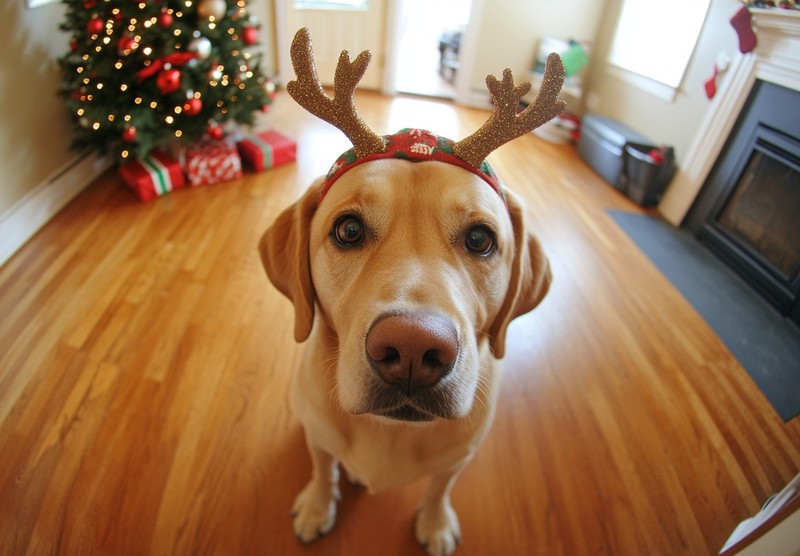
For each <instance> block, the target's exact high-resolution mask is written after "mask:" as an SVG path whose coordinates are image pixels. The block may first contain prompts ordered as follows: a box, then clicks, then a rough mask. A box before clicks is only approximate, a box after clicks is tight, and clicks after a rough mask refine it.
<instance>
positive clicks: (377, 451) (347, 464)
mask: <svg viewBox="0 0 800 556" xmlns="http://www.w3.org/2000/svg"><path fill="white" fill-rule="evenodd" d="M361 420H363V421H364V422H363V423H361V422H358V421H361ZM353 421H356V423H355V424H353V423H351V426H350V427H349V429H348V430H346V431H342V433H343V435H342V437H341V438H340V439H339V442H337V443H335V444H338V445H336V446H331V448H332V452H333V454H334V455H335V456H336V457H337V459H338V460H339V461H340V462H341V463H342V465H343V466H344V468H345V470H346V472H347V473H348V475H349V478H350V479H351V480H353V481H355V482H357V483H359V484H362V485H364V486H365V487H367V489H368V490H369V491H370V492H373V493H376V492H381V491H384V490H387V489H390V488H393V487H396V486H400V485H404V484H408V483H411V482H413V481H415V480H417V479H419V478H421V477H424V476H427V475H431V474H435V473H440V472H443V471H446V470H450V469H452V468H453V467H454V466H457V465H459V463H460V462H461V461H463V460H464V459H465V458H466V457H468V456H469V454H470V451H471V450H470V449H469V447H468V445H467V444H466V443H464V442H452V438H447V437H446V436H444V437H443V435H442V434H441V432H440V431H437V430H435V429H436V428H438V427H436V426H435V425H434V426H433V427H432V429H433V430H431V428H428V426H427V425H423V426H420V427H419V428H417V427H414V426H410V427H408V426H405V425H400V426H397V425H392V424H384V423H381V422H376V421H375V419H374V418H371V417H364V418H363V419H354V420H353Z"/></svg>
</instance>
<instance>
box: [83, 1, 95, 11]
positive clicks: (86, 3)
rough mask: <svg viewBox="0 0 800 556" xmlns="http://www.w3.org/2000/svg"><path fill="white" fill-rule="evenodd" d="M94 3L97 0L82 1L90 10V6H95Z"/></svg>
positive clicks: (85, 7)
mask: <svg viewBox="0 0 800 556" xmlns="http://www.w3.org/2000/svg"><path fill="white" fill-rule="evenodd" d="M96 4H97V0H84V1H83V7H84V9H86V10H91V9H92V8H94V7H95V5H96Z"/></svg>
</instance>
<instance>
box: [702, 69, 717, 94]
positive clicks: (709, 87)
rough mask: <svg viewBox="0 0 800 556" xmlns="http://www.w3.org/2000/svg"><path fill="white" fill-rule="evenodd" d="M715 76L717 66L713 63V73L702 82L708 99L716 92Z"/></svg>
mask: <svg viewBox="0 0 800 556" xmlns="http://www.w3.org/2000/svg"><path fill="white" fill-rule="evenodd" d="M717 77H719V68H718V67H717V64H714V74H713V75H712V76H711V77H710V78H709V80H708V81H706V82H705V83H704V86H705V89H706V96H707V97H708V100H711V99H712V98H714V95H716V94H717Z"/></svg>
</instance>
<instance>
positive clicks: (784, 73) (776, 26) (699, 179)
mask: <svg viewBox="0 0 800 556" xmlns="http://www.w3.org/2000/svg"><path fill="white" fill-rule="evenodd" d="M751 12H752V14H753V16H754V17H753V23H754V27H755V29H756V36H757V42H758V44H757V45H756V48H755V50H754V51H753V52H750V53H748V54H739V53H737V55H736V57H735V58H734V60H733V61H732V62H731V65H730V68H729V69H728V71H727V75H726V79H725V81H724V82H723V83H722V86H721V87H720V89H719V90H718V92H717V95H716V96H715V97H714V99H713V100H712V101H711V106H710V107H709V110H708V112H706V115H705V117H704V118H703V120H702V122H701V123H700V126H699V131H698V132H697V134H696V135H695V137H694V139H693V141H692V144H691V146H690V147H689V153H688V154H687V156H686V159H685V160H684V161H683V164H681V165H680V168H679V171H678V173H677V174H676V176H675V179H673V180H672V183H671V184H670V186H669V189H668V190H667V192H666V194H665V195H664V198H663V199H662V201H661V203H660V204H659V207H658V208H659V211H660V212H661V214H662V215H663V216H664V218H666V219H667V221H669V222H670V223H671V224H673V225H675V226H678V225H680V223H681V222H682V221H683V218H684V216H686V213H687V212H688V211H689V208H690V207H691V206H692V203H693V202H694V200H695V198H696V197H697V194H698V193H699V192H700V189H701V188H702V187H703V184H704V183H705V181H706V178H707V177H708V174H709V172H710V171H711V168H712V166H713V165H714V163H715V162H716V160H717V157H718V156H719V153H720V151H722V147H723V146H724V145H725V141H727V139H728V136H729V135H730V133H731V130H732V129H733V126H734V125H735V123H736V121H737V119H738V118H739V114H740V113H741V111H742V107H743V106H744V103H745V101H746V100H747V96H748V95H749V94H750V91H751V90H752V88H753V84H754V83H755V81H756V79H761V80H762V81H768V82H770V83H775V84H777V85H781V86H783V87H787V88H789V89H793V90H795V91H800V11H791V10H783V9H771V10H760V9H752V10H751Z"/></svg>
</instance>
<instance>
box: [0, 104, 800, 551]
mask: <svg viewBox="0 0 800 556" xmlns="http://www.w3.org/2000/svg"><path fill="white" fill-rule="evenodd" d="M358 103H359V106H363V110H362V113H363V115H364V117H365V119H366V120H367V121H368V122H369V123H370V124H371V125H372V127H373V128H374V129H375V130H376V131H378V132H379V133H389V132H394V131H397V130H398V129H400V128H402V127H408V126H414V125H419V126H425V127H429V128H431V129H433V130H435V131H438V132H440V133H442V134H444V135H449V136H451V137H453V138H460V137H464V136H466V135H468V134H469V133H471V132H472V131H473V130H474V129H476V128H477V127H478V126H479V125H480V124H481V123H482V122H483V121H484V120H485V118H486V117H487V112H485V111H483V110H478V109H472V108H463V107H455V106H453V105H452V104H450V103H446V102H439V101H428V100H422V99H418V98H412V97H406V98H403V97H401V98H396V99H391V98H386V97H382V96H380V95H376V94H370V93H364V94H360V95H359V98H358ZM262 118H263V120H262V121H261V125H263V126H269V127H274V128H277V129H279V130H281V131H283V132H284V133H286V134H288V135H290V136H292V137H295V138H296V139H297V140H298V145H299V149H298V161H297V163H296V164H291V165H287V166H284V167H280V168H276V169H273V170H270V171H268V172H264V173H259V174H246V175H245V176H244V177H243V178H242V179H240V180H236V181H233V182H230V183H226V184H219V185H216V186H210V187H203V188H197V189H191V190H184V191H176V192H174V193H173V194H171V195H170V196H168V197H166V198H163V199H159V200H157V201H155V202H152V203H147V204H141V203H139V202H138V201H137V200H136V199H135V197H134V196H133V195H132V194H131V193H130V192H129V191H127V190H126V189H125V188H124V186H123V185H122V184H121V183H120V181H119V178H118V177H117V175H116V173H115V172H114V171H113V170H112V171H109V172H107V173H106V174H104V175H103V176H102V177H101V178H99V179H98V180H97V181H96V182H95V183H93V184H92V185H91V186H89V187H88V188H87V189H86V190H85V191H84V192H83V193H81V194H80V195H79V196H78V197H77V198H76V199H75V200H74V201H73V202H72V203H70V204H69V205H68V206H67V207H65V209H64V210H63V211H62V212H61V213H59V214H58V215H57V216H56V217H55V218H54V219H53V220H52V221H51V222H50V223H49V224H48V225H47V226H46V227H45V228H44V229H43V230H41V231H40V232H39V233H38V234H37V235H36V236H35V237H34V238H33V239H32V240H31V241H30V242H29V243H28V244H27V245H25V246H24V247H23V248H22V249H21V250H20V251H19V252H18V253H17V254H16V255H15V256H14V257H12V259H11V260H9V261H8V262H7V263H6V265H5V266H4V267H2V268H0V314H2V315H3V316H2V319H0V451H1V453H2V457H0V553H1V554H14V555H16V554H32V555H38V554H51V553H60V554H81V555H94V554H100V555H105V554H120V555H140V554H171V555H182V554H186V555H189V554H239V555H248V554H254V555H255V554H281V555H292V554H298V555H301V554H302V555H314V554H326V555H329V554H341V555H350V554H375V553H381V554H387V555H395V554H396V555H407V554H422V551H421V549H419V547H417V545H416V543H415V541H414V540H413V534H412V530H413V518H414V512H415V510H416V506H417V502H418V500H419V497H420V495H421V493H422V492H423V490H424V486H425V484H424V482H417V483H414V484H413V485H410V486H408V487H406V488H400V489H394V490H391V491H389V492H386V493H383V494H380V495H378V496H370V495H369V494H367V493H366V492H364V491H363V489H360V488H358V487H356V486H353V485H350V484H348V483H347V482H346V481H343V482H342V485H341V488H342V493H343V499H342V502H341V503H340V506H339V521H338V523H337V525H336V527H335V528H334V530H333V531H332V532H331V533H330V534H329V535H328V536H327V537H326V538H324V539H323V540H321V541H319V542H317V543H315V544H313V545H311V546H309V547H303V546H301V545H300V544H299V543H298V542H297V540H296V539H295V538H294V535H293V533H292V525H291V518H290V515H289V512H290V509H291V506H292V501H293V499H294V497H295V495H296V494H297V493H298V492H299V490H300V489H301V488H302V487H303V485H304V484H305V482H306V481H307V479H308V477H309V474H310V470H311V464H310V461H309V458H308V455H307V452H306V449H305V446H304V439H303V433H302V429H301V428H300V426H299V424H298V422H297V421H296V419H295V418H294V416H293V413H292V408H291V404H290V402H289V395H288V393H289V388H290V384H291V380H292V375H293V372H294V371H293V370H294V368H296V366H297V365H298V363H299V359H300V355H301V353H302V349H303V346H302V345H297V344H295V343H294V340H293V319H294V315H293V311H292V306H291V304H290V303H289V301H288V300H286V299H285V298H283V297H282V296H281V295H280V294H279V293H278V292H277V291H275V290H274V289H273V288H272V287H271V286H270V285H269V283H268V282H267V280H266V278H265V276H264V272H263V270H262V268H261V266H260V262H259V259H258V254H257V252H256V244H257V241H258V238H259V236H260V234H261V233H262V231H263V230H264V229H265V228H266V226H267V225H268V224H269V223H270V222H271V221H272V220H273V219H274V218H275V216H277V214H278V213H279V212H280V211H281V210H282V209H283V208H284V207H286V206H287V205H288V204H290V203H291V202H292V201H293V200H295V199H297V198H298V197H299V196H300V195H301V194H302V193H303V191H304V190H305V188H306V187H307V186H308V184H309V183H310V182H311V180H312V179H313V178H314V177H316V176H318V175H320V174H322V173H324V172H326V171H327V169H328V166H329V164H330V163H331V162H332V161H333V160H334V159H335V158H336V157H337V156H338V155H339V154H340V152H341V151H343V150H345V149H347V148H348V144H347V140H346V139H345V138H344V137H343V136H342V135H341V133H339V132H338V131H337V130H335V129H333V128H332V127H331V126H329V125H327V124H325V123H323V122H320V121H318V120H316V119H315V118H313V117H312V116H310V115H308V114H306V113H305V112H304V111H303V110H302V109H300V108H299V107H297V106H296V105H294V103H293V102H292V101H291V100H290V99H289V98H288V97H287V96H286V95H285V94H283V93H280V94H279V95H278V97H277V100H276V103H275V105H274V106H273V107H272V109H271V112H270V113H269V114H267V115H264V116H262ZM491 161H492V164H493V166H494V168H495V170H497V172H498V173H499V174H500V176H501V177H503V178H504V180H505V181H506V182H507V183H508V184H509V185H511V186H512V188H513V189H514V190H515V191H516V192H517V193H518V194H520V195H521V196H522V197H523V198H524V199H525V200H526V202H527V205H528V208H527V212H528V216H529V222H530V225H531V227H532V228H533V229H534V230H535V231H536V233H537V234H538V235H539V237H540V239H541V241H542V243H543V245H544V248H545V250H546V251H547V253H548V255H549V257H550V259H551V264H552V268H553V273H554V282H553V286H552V289H551V291H550V293H549V294H548V297H547V298H546V299H545V301H544V303H543V304H542V305H541V306H540V307H539V308H537V310H536V311H534V312H533V313H531V314H529V315H525V316H523V317H521V318H519V319H517V320H516V321H514V322H513V323H512V324H511V326H510V328H509V336H508V345H507V356H506V360H505V362H504V371H503V374H504V376H503V385H502V390H501V394H500V398H499V405H498V409H497V417H496V421H495V424H494V426H493V428H492V431H491V433H490V435H489V437H488V438H487V440H486V443H485V444H484V446H483V447H482V449H481V450H480V451H479V452H478V454H477V456H476V457H475V459H474V460H473V461H472V462H471V463H470V465H469V466H468V467H467V468H466V470H465V471H464V473H463V475H462V477H461V478H460V480H459V481H458V482H457V483H456V486H455V489H454V491H453V503H454V506H455V509H456V511H457V512H458V514H459V517H460V520H461V525H462V529H463V536H464V539H463V544H462V546H461V547H460V548H459V549H458V554H461V555H464V556H467V555H470V554H500V553H505V554H525V555H548V556H549V555H558V556H562V555H563V556H573V555H583V554H619V555H628V554H648V555H665V556H666V555H676V554H677V555H687V556H689V555H691V556H694V555H703V554H708V555H711V554H716V552H717V551H718V550H719V548H720V547H721V545H722V543H723V542H724V540H725V539H726V537H727V536H728V534H729V533H730V532H731V531H732V530H733V528H734V527H735V525H736V524H737V523H738V522H739V521H741V520H742V519H744V518H746V517H748V516H750V515H751V514H753V513H754V512H755V511H756V510H757V509H758V508H759V507H760V505H761V504H762V503H763V502H764V501H765V500H766V498H767V497H768V496H770V495H771V494H772V493H774V492H775V491H777V490H779V489H780V488H781V487H782V486H783V485H784V484H785V483H786V482H787V481H788V480H790V479H791V478H792V477H793V476H794V475H795V474H796V473H797V472H798V470H800V420H798V419H794V420H792V421H790V422H788V423H784V422H782V421H781V420H780V419H779V418H778V416H777V415H776V414H775V412H774V411H773V410H772V408H771V406H770V405H769V403H768V402H767V400H766V399H765V398H764V396H763V395H762V394H761V392H760V391H759V390H758V388H757V387H756V386H755V384H754V383H753V381H752V380H751V379H750V378H749V377H748V375H747V373H746V372H745V371H744V370H743V369H742V367H741V366H740V365H739V363H738V362H737V361H736V360H735V359H734V358H733V356H732V355H731V354H730V352H729V351H728V350H727V349H726V348H725V346H724V344H722V342H721V341H720V340H719V339H718V338H717V337H716V336H715V335H714V333H713V331H712V330H711V329H710V328H709V326H708V325H707V324H706V323H705V321H703V319H702V318H701V317H700V316H699V315H698V314H697V313H696V312H695V311H694V310H693V309H692V307H691V306H690V305H689V304H688V303H687V302H686V300H685V299H683V297H682V296H681V295H680V293H679V292H678V291H677V290H676V289H675V288H674V287H673V286H672V285H671V284H670V283H669V281H668V280H667V279H666V278H665V277H664V276H663V275H661V274H660V272H659V271H658V269H657V268H656V267H655V266H654V265H653V264H652V263H651V262H650V261H649V260H648V259H647V258H646V257H645V256H644V255H643V254H642V253H641V252H640V251H639V250H638V249H637V248H636V246H635V244H634V243H633V242H632V241H631V240H630V238H628V237H627V236H626V235H625V233H624V232H623V231H622V230H621V229H619V228H618V227H617V226H616V224H615V223H614V221H613V219H611V218H610V217H609V215H608V213H607V210H608V209H616V210H628V211H633V212H641V209H639V208H638V207H636V206H635V205H634V204H632V203H631V202H630V201H628V200H627V199H626V198H625V197H624V196H622V195H620V194H619V193H618V192H616V191H615V190H613V189H612V188H611V187H610V186H608V185H607V184H605V183H604V182H603V181H602V180H601V179H600V178H599V177H598V176H596V175H595V174H594V173H593V172H592V171H591V170H590V169H589V168H588V167H587V166H586V165H585V164H584V163H583V162H582V161H581V160H580V159H579V158H578V157H577V155H576V154H575V151H574V149H573V148H572V147H571V146H569V145H554V144H550V143H546V142H544V141H542V140H541V139H539V138H538V137H536V136H534V135H533V134H528V135H526V136H524V137H521V138H520V139H518V140H516V141H514V142H512V143H511V144H509V145H506V146H504V147H502V148H501V149H499V150H498V151H497V152H495V153H493V154H492V155H491Z"/></svg>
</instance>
